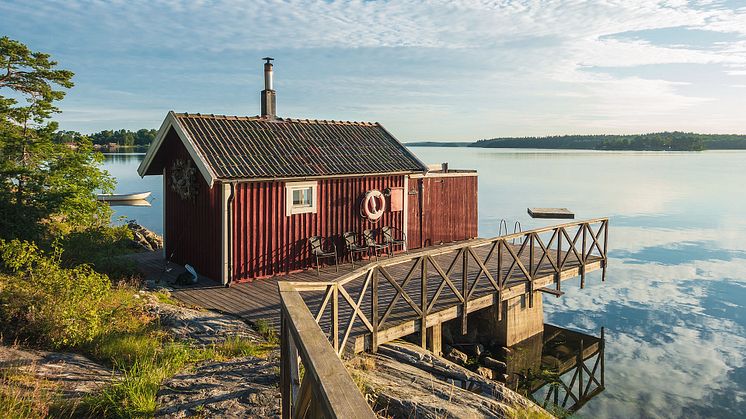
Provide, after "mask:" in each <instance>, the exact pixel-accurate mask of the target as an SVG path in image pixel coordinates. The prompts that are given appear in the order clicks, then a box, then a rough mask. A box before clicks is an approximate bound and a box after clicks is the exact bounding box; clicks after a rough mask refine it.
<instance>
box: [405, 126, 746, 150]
mask: <svg viewBox="0 0 746 419" xmlns="http://www.w3.org/2000/svg"><path fill="white" fill-rule="evenodd" d="M406 145H408V146H410V147H478V148H542V149H558V150H561V149H565V150H635V151H702V150H744V149H746V135H736V134H696V133H691V132H677V131H675V132H656V133H650V134H638V135H557V136H549V137H503V138H491V139H484V140H479V141H475V142H437V141H419V142H411V143H407V144H406Z"/></svg>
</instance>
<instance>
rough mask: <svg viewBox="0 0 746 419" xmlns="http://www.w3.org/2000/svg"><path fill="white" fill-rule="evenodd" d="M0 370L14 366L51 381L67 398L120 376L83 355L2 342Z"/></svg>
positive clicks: (99, 388) (92, 389) (93, 391)
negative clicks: (21, 346) (10, 345)
mask: <svg viewBox="0 0 746 419" xmlns="http://www.w3.org/2000/svg"><path fill="white" fill-rule="evenodd" d="M0 370H2V371H5V370H15V371H18V372H19V373H22V374H27V375H31V376H33V377H34V378H35V379H41V380H44V381H46V382H48V383H50V384H51V385H52V386H53V388H54V392H55V393H57V394H59V395H60V396H62V397H65V398H81V397H83V396H87V395H90V394H93V393H95V392H97V391H98V390H101V389H102V388H103V387H105V386H106V385H108V384H109V383H111V382H112V380H114V379H115V378H117V374H116V373H115V372H114V371H112V370H111V369H109V368H106V367H104V366H102V365H99V364H97V363H95V362H93V361H91V360H90V359H88V358H86V357H84V356H83V355H79V354H74V353H69V352H48V351H37V350H30V349H19V348H14V347H8V346H0Z"/></svg>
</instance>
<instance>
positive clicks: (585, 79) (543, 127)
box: [0, 0, 746, 139]
mask: <svg viewBox="0 0 746 419" xmlns="http://www.w3.org/2000/svg"><path fill="white" fill-rule="evenodd" d="M2 14H5V15H6V16H8V17H7V18H6V19H9V21H8V24H10V23H12V24H13V25H17V26H18V27H20V28H21V29H24V28H25V30H28V31H34V30H37V28H38V27H40V24H41V23H42V22H43V26H44V27H46V28H48V30H49V31H51V32H53V33H55V34H58V35H56V36H53V37H48V39H47V40H46V41H47V42H49V43H51V44H57V45H58V46H59V47H60V48H63V47H69V45H71V44H80V45H84V48H86V49H90V50H96V51H101V52H102V53H106V54H110V55H112V56H113V57H120V59H121V57H126V56H127V55H128V54H143V53H144V52H148V53H149V54H151V55H153V56H156V57H157V59H159V60H164V59H165V60H168V58H167V57H169V56H171V55H173V57H174V58H173V59H171V61H165V62H163V67H164V71H163V72H164V73H172V72H173V71H171V70H169V69H168V67H171V66H178V65H179V64H180V63H182V62H184V61H185V60H188V59H189V57H190V56H191V55H198V54H201V53H205V52H207V53H210V54H212V56H217V57H219V56H221V55H232V56H235V55H243V56H246V57H248V56H251V54H255V53H257V52H259V51H262V52H264V51H268V50H269V51H283V50H286V51H288V50H289V51H296V52H297V51H303V50H309V51H314V50H319V51H324V52H323V54H328V55H330V56H332V57H334V56H344V55H345V54H348V55H350V54H354V53H355V51H361V50H376V51H384V52H382V53H380V54H376V55H373V54H371V55H370V56H365V54H360V55H359V56H357V55H356V59H360V60H369V61H371V62H372V61H374V60H376V59H384V60H386V59H388V60H392V62H391V63H390V66H389V71H388V74H382V75H381V74H379V75H370V76H371V77H367V76H369V74H365V69H364V68H361V73H362V74H361V75H360V77H358V80H351V79H349V78H347V77H348V75H345V74H342V73H340V70H339V69H334V68H329V69H326V68H325V69H324V73H323V76H326V77H328V79H325V81H327V82H328V81H329V80H331V79H334V80H340V81H342V82H343V84H342V85H340V87H339V88H337V89H336V90H335V91H337V92H340V91H341V93H339V95H341V96H342V97H345V96H346V95H348V94H349V92H345V88H349V89H355V88H357V89H358V91H360V92H368V93H367V94H365V93H359V94H357V95H356V96H354V97H353V98H354V99H356V100H357V103H360V102H363V101H367V100H370V99H371V97H372V96H375V94H371V93H370V92H374V91H379V90H380V91H381V92H382V93H389V92H390V91H392V90H394V89H398V91H397V92H396V93H395V94H389V95H388V100H381V101H380V102H381V103H363V104H361V106H362V107H370V108H371V109H379V110H380V111H378V112H376V111H375V110H374V111H373V112H376V113H373V115H372V117H373V118H374V119H379V120H380V119H382V118H383V117H386V118H388V119H387V120H388V121H391V123H392V124H394V127H400V126H401V127H402V129H403V130H404V136H406V137H413V136H414V137H419V138H422V137H428V136H429V137H431V138H439V137H445V136H449V137H451V138H453V137H452V136H453V135H454V133H458V132H464V130H465V128H466V127H468V131H469V133H468V137H466V138H455V139H468V138H473V137H478V136H489V135H498V134H501V133H500V132H499V130H501V129H502V130H504V129H505V128H504V127H506V126H507V127H510V128H509V129H510V130H518V132H504V133H503V134H507V135H511V134H520V133H522V134H529V135H530V134H547V133H551V132H547V131H549V130H550V129H552V127H557V128H556V129H554V131H555V132H556V131H558V130H561V131H565V132H567V131H580V132H588V131H593V132H600V131H606V132H629V131H640V130H656V129H658V130H662V129H676V128H681V129H690V130H698V131H712V130H717V128H718V127H723V128H722V129H726V130H730V131H737V130H740V129H746V125H744V122H743V119H742V118H736V115H735V114H733V112H734V111H733V109H735V108H736V106H735V105H734V104H733V103H732V102H727V103H721V102H720V100H719V98H718V97H717V96H716V95H714V94H709V93H706V92H703V93H700V94H693V93H684V92H685V91H686V88H687V87H688V86H687V85H686V84H682V83H680V82H675V81H674V79H673V77H671V78H669V77H667V76H666V75H661V76H660V77H658V78H650V77H646V78H642V77H636V76H632V75H623V76H622V75H619V74H614V73H613V72H609V73H608V74H600V73H594V74H591V73H590V72H588V71H586V70H587V69H589V68H600V69H608V68H611V69H614V68H617V69H618V68H630V67H637V66H645V65H660V64H672V63H674V64H682V63H686V64H699V65H705V66H708V65H709V66H716V65H717V66H723V67H724V68H725V70H724V71H725V74H727V75H730V76H732V77H740V76H742V75H744V74H746V71H744V70H743V69H744V68H746V47H744V42H746V41H744V40H743V36H746V9H743V8H742V9H733V8H726V7H722V6H720V5H719V4H718V3H713V2H698V3H691V2H688V1H673V0H669V1H649V0H628V1H616V0H604V1H595V2H570V3H568V2H534V1H528V0H525V1H477V0H461V1H427V2H421V1H414V0H401V1H389V2H369V1H362V0H349V1H322V0H297V1H287V2H279V1H273V0H255V1H210V2H207V1H196V2H195V1H186V0H184V1H177V0H171V1H147V2H135V3H134V4H133V2H117V3H107V2H97V3H89V2H75V1H66V2H57V3H51V2H43V1H39V2H37V1H26V2H23V3H3V4H0V15H2ZM50 17H53V19H50ZM11 20H12V22H11ZM0 21H2V18H1V17H0ZM24 25H26V26H24ZM660 28H691V29H699V30H704V31H717V32H721V33H727V34H732V35H733V36H735V37H737V36H738V35H740V36H742V38H741V40H740V41H739V40H734V41H732V42H718V43H717V44H715V45H713V46H712V47H710V48H707V49H703V48H700V47H693V46H692V47H687V46H686V39H682V40H681V41H680V42H676V43H677V45H676V46H671V45H667V46H665V45H656V44H654V43H653V42H651V41H644V40H639V39H616V38H613V37H610V36H611V35H614V34H619V33H623V32H629V31H641V30H654V29H660ZM90 32H93V33H94V34H95V35H90ZM402 49H403V50H405V51H411V52H415V51H416V54H412V55H414V56H413V57H410V54H408V53H406V52H397V51H401V50H402ZM287 54H291V53H287ZM164 57H166V58H164ZM316 60H317V61H318V60H323V58H316ZM394 60H399V61H394ZM448 60H463V61H459V62H449V61H448ZM459 66H460V67H461V71H457V70H456V68H457V67H459ZM400 69H409V71H407V72H406V74H401V72H400V71H399V70H400ZM417 70H420V71H417ZM191 71H195V70H194V69H193V68H192V69H191ZM213 71H219V70H213ZM226 71H227V70H226ZM602 71H605V70H602ZM221 74H222V73H221ZM221 74H216V75H215V77H213V78H214V79H215V80H217V81H219V80H221V79H224V78H225V77H221ZM199 76H201V74H195V75H194V77H199ZM161 77H165V75H162V76H161ZM184 78H188V77H187V76H184ZM217 81H216V83H217ZM345 81H346V82H348V83H347V84H344V82H345ZM182 82H183V80H182ZM423 83H424V84H423ZM413 86H416V87H413ZM464 86H465V87H466V88H464ZM225 88H227V87H225ZM352 93H355V91H354V90H353V91H352ZM382 93H379V97H380V95H381V94H382ZM330 94H335V92H330ZM469 94H472V100H471V101H470V106H469V107H468V108H467V107H466V106H463V105H462V104H461V103H462V102H463V101H464V96H466V95H469ZM393 96H396V97H393ZM448 98H451V101H450V102H451V103H446V104H445V105H444V104H443V103H433V102H438V100H440V101H441V102H443V101H446V100H447V99H448ZM546 98H550V100H549V101H547V100H546ZM524 100H526V101H528V102H531V103H534V104H536V103H542V102H543V108H542V107H541V106H533V107H532V106H526V107H525V108H520V107H519V108H517V109H516V107H515V106H514V105H513V104H512V103H514V102H516V101H518V102H521V101H524ZM428 101H429V103H427V102H428ZM713 101H715V102H716V103H712V102H713ZM392 102H396V103H398V104H399V106H401V107H403V108H405V109H408V115H397V114H394V113H393V112H390V111H386V109H387V105H389V104H391V103H392ZM423 102H425V105H430V106H436V107H440V106H446V107H448V108H447V109H445V114H446V115H447V114H449V113H450V114H453V115H457V116H459V117H460V120H459V121H455V122H451V123H450V124H449V126H445V124H444V123H441V124H429V125H430V127H429V128H428V127H427V125H428V122H427V119H430V120H432V117H429V118H428V115H427V114H426V111H425V109H418V107H419V105H422V104H423ZM301 106H305V107H306V108H308V105H307V104H305V103H302V104H301ZM713 107H714V108H715V109H716V113H718V114H724V116H720V115H712V113H713V112H712V108H713ZM537 108H540V109H537ZM467 109H468V111H467ZM705 110H707V111H709V114H710V115H709V116H708V117H707V118H704V117H703V116H701V115H702V114H703V111H705ZM526 112H529V113H533V114H534V116H533V118H532V117H531V115H529V116H528V117H526V116H524V115H525V114H526ZM512 113H516V114H519V115H517V116H516V115H513V114H512ZM539 113H540V115H541V117H539V116H536V114H539ZM521 114H522V115H521ZM335 116H336V115H330V117H335ZM336 117H339V116H336ZM539 118H540V119H541V120H542V123H541V124H538V123H537V120H538V119H539ZM353 119H360V118H359V117H358V118H354V117H353ZM413 119H415V120H418V122H417V123H415V124H412V123H411V121H412V120H413ZM524 120H527V121H528V122H523V121H524ZM532 122H533V123H532ZM519 124H521V125H519ZM679 125H681V126H680V127H679ZM410 126H413V127H417V130H418V131H414V128H411V129H410ZM423 126H424V127H425V128H424V129H423V128H422V127H423ZM697 127H701V128H699V129H698V128H697ZM482 130H483V131H482ZM496 131H497V132H496Z"/></svg>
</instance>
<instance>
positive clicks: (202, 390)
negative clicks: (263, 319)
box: [155, 351, 281, 418]
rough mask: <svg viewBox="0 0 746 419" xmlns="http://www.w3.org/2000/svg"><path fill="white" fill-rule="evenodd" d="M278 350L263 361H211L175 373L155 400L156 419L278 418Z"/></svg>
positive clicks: (244, 359)
mask: <svg viewBox="0 0 746 419" xmlns="http://www.w3.org/2000/svg"><path fill="white" fill-rule="evenodd" d="M278 383H279V351H274V352H272V353H271V354H270V356H269V357H267V358H266V359H264V358H256V357H246V358H238V359H234V360H231V361H227V362H211V363H207V364H203V365H201V366H198V367H196V368H194V369H193V370H192V371H190V372H187V373H182V374H178V375H176V376H174V377H172V378H170V379H169V380H167V381H166V382H165V383H163V385H162V386H161V389H160V391H158V395H157V397H156V404H157V406H158V410H157V412H156V414H155V416H156V417H160V418H184V417H191V416H197V417H207V418H212V417H220V418H246V417H261V418H279V417H280V406H281V398H280V392H279V389H278Z"/></svg>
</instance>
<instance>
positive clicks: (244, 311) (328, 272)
mask: <svg viewBox="0 0 746 419" xmlns="http://www.w3.org/2000/svg"><path fill="white" fill-rule="evenodd" d="M464 243H468V242H464ZM509 246H510V247H511V248H512V250H513V252H514V253H517V254H519V257H520V259H521V260H522V261H523V264H524V265H525V266H529V263H530V262H529V254H530V253H531V252H530V251H529V250H526V249H524V251H523V252H520V253H519V250H520V247H521V245H520V243H516V244H510V245H509ZM440 247H444V246H432V247H428V248H425V249H421V250H419V251H415V252H410V255H411V256H413V257H414V256H416V255H418V254H424V253H433V252H434V251H435V252H436V253H437V250H438V249H439V248H440ZM534 247H535V248H536V252H537V253H538V252H540V251H541V249H540V248H539V247H538V246H536V245H535V246H534ZM473 251H474V253H475V256H476V257H477V258H478V259H480V260H482V261H485V260H490V258H494V259H496V258H497V255H494V254H493V255H491V256H490V255H489V253H490V252H491V250H490V247H489V246H480V247H474V248H473ZM456 252H457V251H456V250H454V251H452V252H447V253H443V254H437V255H435V256H432V257H431V259H432V260H433V261H435V262H436V263H437V264H439V265H440V266H444V267H448V266H449V264H453V260H454V259H456V258H458V255H456ZM502 252H503V255H502V256H501V257H503V258H504V260H508V256H509V250H508V249H505V248H503V250H502ZM558 255H560V257H565V256H566V255H567V253H566V252H560V253H558ZM133 258H135V259H136V260H137V262H138V264H139V266H140V268H141V270H142V271H143V273H144V274H145V276H146V279H153V280H158V279H159V278H160V279H161V281H166V282H173V280H174V279H175V278H176V276H178V274H180V273H181V272H183V271H184V269H183V268H182V267H180V266H178V265H175V264H169V266H170V267H171V268H172V269H171V271H170V272H164V266H166V265H165V262H164V260H163V255H162V252H149V253H140V254H137V255H135V256H133ZM381 260H382V261H385V260H386V258H385V257H383V258H381ZM603 262H604V260H603V258H602V257H598V256H591V255H589V256H588V258H587V260H586V263H585V268H584V270H585V273H588V272H591V271H594V270H597V269H600V268H602V267H603ZM364 263H367V261H359V262H356V267H357V268H358V269H359V268H360V266H361V264H364ZM485 264H486V263H485ZM455 265H457V266H452V269H449V274H448V276H451V275H452V277H453V282H454V283H457V284H460V281H461V279H460V278H461V277H462V276H463V275H462V272H463V270H462V267H461V266H460V264H459V263H457V264H455ZM386 269H387V270H388V273H389V274H390V275H391V277H393V278H405V277H406V276H407V275H408V271H409V270H410V269H414V268H413V267H411V265H408V264H405V263H402V264H398V265H393V266H389V267H387V268H386ZM535 269H536V271H535V275H534V277H535V280H534V284H533V287H534V288H533V289H534V290H539V289H540V288H542V287H548V286H550V285H552V284H555V286H556V278H557V275H556V274H555V268H554V267H553V266H552V265H551V263H550V262H549V261H548V260H543V261H541V262H540V263H539V264H538V266H536V267H535ZM443 270H445V268H443ZM490 271H492V269H490ZM508 271H509V264H508V263H506V264H505V265H504V266H503V267H502V272H500V275H498V274H497V272H494V271H492V275H493V276H494V277H500V276H503V277H505V278H506V282H505V288H504V290H503V291H502V293H503V295H502V300H508V299H511V298H515V297H519V296H522V295H525V294H526V293H527V292H528V286H527V282H526V281H525V277H524V276H523V275H522V274H521V272H520V270H519V269H514V270H513V272H512V273H510V274H509V272H508ZM352 272H353V268H352V265H351V264H350V263H349V262H348V263H343V264H341V265H340V266H339V272H336V271H335V269H334V266H331V267H325V268H323V269H322V270H321V274H320V275H317V273H316V270H308V271H303V272H299V273H293V274H289V275H285V276H278V277H272V278H266V279H260V280H256V281H254V282H250V283H237V284H232V285H231V286H230V287H224V286H222V285H221V284H220V283H218V282H215V281H212V280H210V279H208V278H204V277H200V279H199V283H198V284H196V285H193V286H172V288H173V291H172V294H173V296H174V298H176V299H177V300H179V301H181V302H183V303H186V304H188V305H192V306H199V307H203V308H207V309H210V310H217V311H220V312H224V313H230V314H233V315H235V316H237V317H240V318H241V319H243V320H244V321H247V322H249V323H254V322H256V321H258V320H265V321H267V322H269V323H270V324H271V325H272V326H274V327H275V328H279V323H280V296H279V293H278V282H280V281H292V282H309V283H314V282H332V281H335V280H337V279H338V278H340V277H343V276H345V275H346V274H350V273H352ZM581 273H582V266H581V264H580V263H579V261H578V260H577V259H573V258H567V261H566V262H565V263H564V264H563V266H562V268H561V274H560V275H559V279H560V282H561V281H563V280H566V279H569V278H573V277H577V276H579V275H581ZM478 276H479V277H480V279H479V280H477V277H478ZM410 277H411V280H410V281H404V282H405V283H404V284H403V285H402V290H403V291H404V293H405V294H407V295H408V296H409V297H410V298H411V300H413V301H417V302H419V301H421V298H422V292H421V289H420V284H421V277H420V275H419V271H418V274H415V275H411V273H410ZM427 278H428V281H426V284H427V297H428V298H427V300H428V301H433V300H436V301H435V304H434V305H433V306H432V307H431V308H430V309H429V310H427V312H428V320H427V324H435V323H441V322H443V321H447V320H451V319H455V318H457V317H458V316H459V315H461V312H460V308H459V306H460V304H461V303H460V301H459V299H458V296H457V294H456V293H455V292H453V290H452V289H450V287H448V286H443V281H442V279H441V276H440V275H439V273H438V272H437V271H436V270H435V269H432V268H431V270H430V271H429V272H428V274H427ZM456 278H459V279H458V280H457V279H456ZM468 278H469V281H468V282H469V283H470V284H471V283H474V282H475V281H476V283H475V284H474V290H473V292H472V294H471V296H470V299H469V303H468V312H473V311H476V310H480V309H482V308H485V307H489V306H491V305H492V304H494V303H495V298H496V297H495V291H494V288H493V286H492V285H491V283H490V281H488V279H487V277H486V275H485V274H484V273H482V272H481V268H480V266H479V264H478V263H471V264H470V265H469V266H468ZM457 281H458V282H457ZM382 282H384V283H385V282H386V281H383V280H382ZM397 282H401V281H400V280H397ZM364 283H365V281H364V277H361V278H360V279H359V280H355V281H352V282H350V283H348V284H346V285H345V289H346V291H347V292H348V293H349V295H350V296H351V297H352V299H354V300H356V301H357V300H358V299H359V298H360V303H359V304H358V307H360V308H362V307H365V308H366V309H365V311H366V312H370V310H371V301H370V298H371V297H370V291H368V292H367V293H366V294H364V295H363V296H362V297H359V296H360V293H361V290H362V289H363V285H364ZM384 285H385V284H384ZM446 285H447V284H446ZM436 294H437V297H436ZM396 295H397V289H396V288H395V287H394V286H388V287H380V291H379V296H378V298H379V306H380V307H381V308H380V309H379V310H380V311H383V310H384V309H386V308H387V306H389V305H390V304H391V302H392V301H393V300H394V298H396V299H397V301H396V302H395V303H394V304H393V305H391V310H390V313H389V316H388V317H387V318H386V320H385V325H382V329H379V336H380V338H379V339H381V338H382V339H383V340H384V341H389V340H392V339H395V338H397V337H400V336H405V335H407V334H411V333H414V332H416V331H417V330H419V329H418V327H419V323H418V320H417V319H418V317H417V316H416V315H415V314H414V313H413V312H412V310H411V307H410V305H409V304H408V302H407V301H406V300H405V298H400V297H402V295H399V297H396ZM324 296H325V292H323V291H312V292H304V293H303V299H304V301H305V302H306V304H307V306H308V308H309V309H310V311H311V312H312V314H313V315H314V316H317V314H318V312H319V309H320V307H321V305H322V302H323V300H324ZM352 314H353V306H352V305H350V304H340V305H339V313H338V316H339V317H338V322H339V323H340V324H344V325H347V324H348V323H349V321H350V319H351V318H352ZM318 320H319V324H320V326H321V327H322V330H324V331H330V330H331V321H332V310H331V304H328V305H327V307H326V309H325V311H324V313H323V314H321V316H319V318H318ZM387 330H388V331H390V333H388V334H387ZM328 333H331V332H328ZM366 339H367V342H366ZM348 343H349V344H351V345H352V346H353V348H352V349H354V350H355V351H360V350H362V349H363V348H364V347H366V346H369V345H370V336H369V331H368V329H367V328H366V327H365V325H364V324H363V322H362V321H361V319H360V318H359V317H358V318H356V319H355V320H354V321H353V327H352V329H351V333H350V336H349V339H348Z"/></svg>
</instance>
